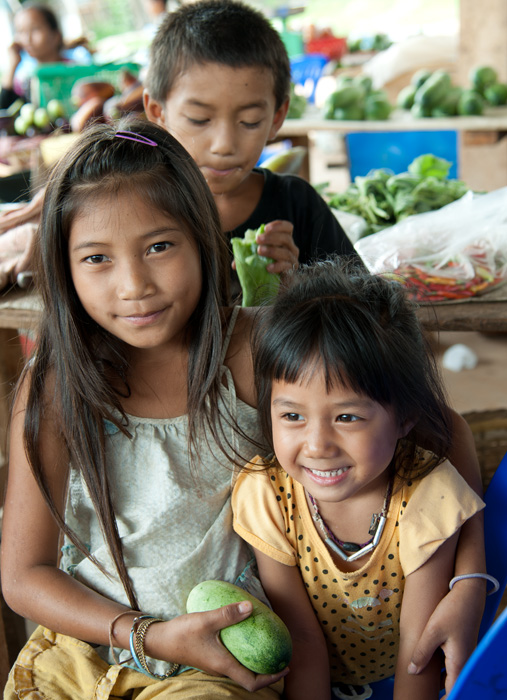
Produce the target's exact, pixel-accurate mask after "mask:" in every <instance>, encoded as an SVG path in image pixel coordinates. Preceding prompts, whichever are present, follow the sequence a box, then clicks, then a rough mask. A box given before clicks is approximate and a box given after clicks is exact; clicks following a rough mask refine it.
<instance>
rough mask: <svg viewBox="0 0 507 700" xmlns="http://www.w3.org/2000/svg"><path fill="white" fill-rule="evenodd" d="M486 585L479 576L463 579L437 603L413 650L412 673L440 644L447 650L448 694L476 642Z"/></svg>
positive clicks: (415, 671) (410, 670) (424, 662)
mask: <svg viewBox="0 0 507 700" xmlns="http://www.w3.org/2000/svg"><path fill="white" fill-rule="evenodd" d="M484 597H485V585H484V581H480V580H479V579H470V580H468V581H460V585H458V586H454V588H453V589H452V591H450V592H449V593H448V594H447V595H446V596H445V597H444V598H443V599H442V600H441V601H440V603H439V604H438V606H437V607H436V608H435V611H434V612H433V614H432V616H431V617H430V619H429V620H428V623H427V624H426V627H425V629H424V632H423V634H422V636H421V638H420V640H419V643H418V644H417V647H416V648H415V650H414V652H413V654H412V663H411V664H410V667H409V673H419V672H420V671H422V670H423V669H424V668H425V667H426V665H427V664H428V662H429V660H430V659H431V658H432V656H433V654H434V653H435V651H436V650H437V649H438V648H439V647H440V648H441V649H442V651H443V652H444V654H445V671H446V678H445V690H446V695H447V694H448V693H449V692H450V690H451V688H452V686H453V685H454V683H455V682H456V679H457V677H458V675H459V673H460V672H461V669H462V668H463V666H464V665H465V663H466V661H467V659H468V657H469V656H470V654H471V653H472V651H473V650H474V648H475V645H476V643H477V636H478V633H479V627H480V623H481V617H482V611H483V608H484Z"/></svg>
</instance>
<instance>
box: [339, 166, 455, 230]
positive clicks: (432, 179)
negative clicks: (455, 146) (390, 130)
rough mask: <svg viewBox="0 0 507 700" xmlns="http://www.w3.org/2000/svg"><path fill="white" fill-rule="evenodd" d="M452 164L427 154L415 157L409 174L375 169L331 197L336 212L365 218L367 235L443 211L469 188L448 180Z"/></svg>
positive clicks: (358, 177) (409, 167)
mask: <svg viewBox="0 0 507 700" xmlns="http://www.w3.org/2000/svg"><path fill="white" fill-rule="evenodd" d="M450 166H451V163H449V162H448V161H446V160H444V159H443V158H438V157H437V156H434V155H432V154H431V153H426V154H424V155H422V156H419V157H417V158H415V159H414V160H413V161H412V163H410V165H409V166H408V172H405V173H400V174H398V175H392V174H391V173H390V172H388V171H387V170H383V169H379V170H372V171H371V172H370V173H368V175H365V176H357V177H356V178H355V179H354V182H352V183H351V184H350V185H349V186H348V187H347V189H346V190H345V192H341V193H339V194H328V204H329V206H330V207H332V208H333V209H339V210H341V211H346V212H349V213H350V214H355V215H357V216H361V217H362V218H363V219H364V220H365V221H366V223H367V225H368V227H367V229H366V231H365V232H364V233H363V236H367V235H369V234H371V233H376V232H377V231H380V230H381V229H383V228H386V227H387V226H392V225H394V224H395V223H397V222H398V221H400V220H401V219H404V218H406V217H407V216H412V215H414V214H421V213H423V212H427V211H433V210H435V209H440V207H443V206H445V205H446V204H450V203H451V202H454V201H455V200H456V199H459V198H460V197H462V196H463V195H464V194H465V193H466V192H467V191H468V187H467V185H466V184H465V183H464V182H463V181H462V180H453V179H448V178H447V175H448V173H449V168H450Z"/></svg>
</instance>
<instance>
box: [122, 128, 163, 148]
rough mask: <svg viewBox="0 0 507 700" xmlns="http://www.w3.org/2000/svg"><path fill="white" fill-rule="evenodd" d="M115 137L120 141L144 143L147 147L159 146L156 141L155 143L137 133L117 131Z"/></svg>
mask: <svg viewBox="0 0 507 700" xmlns="http://www.w3.org/2000/svg"><path fill="white" fill-rule="evenodd" d="M115 136H117V137H118V138H119V139H127V140H128V141H137V143H144V145H145V146H158V143H157V142H156V141H153V140H152V139H149V138H147V137H146V136H143V135H142V134H137V133H136V132H135V131H117V132H116V134H115Z"/></svg>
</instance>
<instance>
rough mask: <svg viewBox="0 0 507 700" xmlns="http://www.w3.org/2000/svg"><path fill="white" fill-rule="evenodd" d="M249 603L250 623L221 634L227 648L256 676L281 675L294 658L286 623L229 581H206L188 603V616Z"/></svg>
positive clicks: (191, 595) (200, 584)
mask: <svg viewBox="0 0 507 700" xmlns="http://www.w3.org/2000/svg"><path fill="white" fill-rule="evenodd" d="M242 600H249V601H250V602H251V603H252V605H253V611H252V614H251V615H250V617H247V618H246V620H243V621H242V622H238V623H237V624H236V625H231V626H230V627H225V628H224V629H223V630H221V631H220V639H221V640H222V643H223V645H224V646H225V647H226V648H227V649H228V650H229V651H230V652H231V654H232V655H233V656H234V657H236V659H237V660H238V661H239V662H240V663H241V664H242V665H243V666H245V667H246V668H248V669H250V671H253V672H254V673H278V671H282V670H283V669H284V668H285V667H286V666H287V665H288V663H289V661H290V659H291V656H292V640H291V637H290V634H289V630H288V629H287V627H286V626H285V624H284V623H283V622H282V620H281V619H280V618H279V617H278V615H276V614H275V613H274V612H273V611H272V610H270V609H269V608H268V606H267V605H265V604H264V603H262V602H261V601H260V600H258V599H257V598H255V597H254V596H253V595H251V594H250V593H247V591H245V590H243V589H242V588H239V586H235V585H234V584H232V583H227V582H226V581H203V582H202V583H199V584H198V585H197V586H195V587H194V588H193V589H192V590H191V591H190V594H189V596H188V599H187V612H189V613H194V612H205V611H208V610H216V609H217V608H222V607H223V606H224V605H229V603H239V602H240V601H242Z"/></svg>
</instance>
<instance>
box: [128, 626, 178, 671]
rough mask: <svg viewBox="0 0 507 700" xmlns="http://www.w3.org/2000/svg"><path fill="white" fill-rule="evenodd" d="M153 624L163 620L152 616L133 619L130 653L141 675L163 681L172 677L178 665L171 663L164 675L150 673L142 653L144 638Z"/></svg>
mask: <svg viewBox="0 0 507 700" xmlns="http://www.w3.org/2000/svg"><path fill="white" fill-rule="evenodd" d="M154 622H164V620H161V619H160V618H158V617H153V615H141V616H140V617H136V618H135V619H134V621H133V623H132V629H131V630H130V653H131V655H132V658H133V659H134V662H135V664H136V666H137V668H138V669H139V670H140V671H141V673H144V674H145V675H147V676H150V678H154V679H155V680H158V681H164V680H166V679H167V678H170V677H171V676H174V674H175V673H176V671H177V670H178V669H179V667H180V665H179V664H176V663H172V664H171V665H170V667H169V671H168V672H167V673H165V674H164V675H160V674H158V673H153V672H152V671H150V669H149V667H148V663H147V661H146V654H145V652H144V638H145V636H146V631H147V629H148V627H149V626H150V625H152V624H153V623H154Z"/></svg>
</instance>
